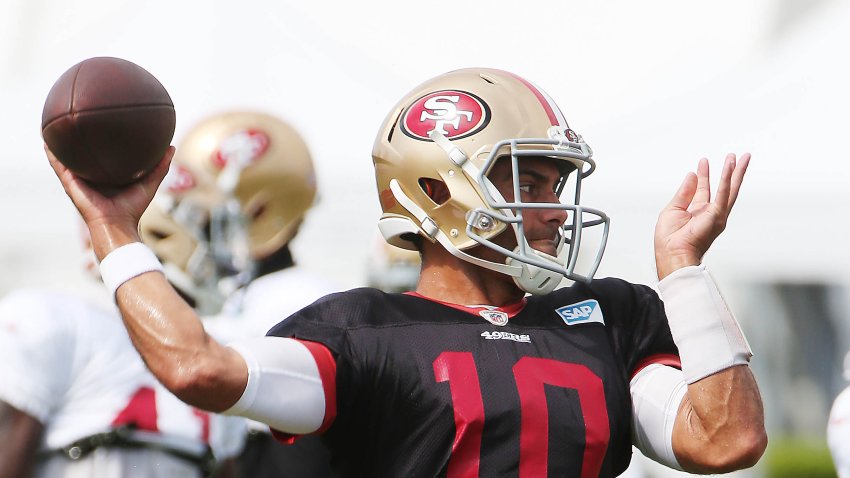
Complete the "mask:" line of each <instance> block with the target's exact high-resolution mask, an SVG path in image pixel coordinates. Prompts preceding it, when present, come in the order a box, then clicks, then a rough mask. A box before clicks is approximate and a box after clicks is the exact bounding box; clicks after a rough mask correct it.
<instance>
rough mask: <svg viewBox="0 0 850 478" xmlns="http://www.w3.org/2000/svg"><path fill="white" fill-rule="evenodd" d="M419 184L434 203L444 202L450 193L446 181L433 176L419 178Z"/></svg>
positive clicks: (449, 196)
mask: <svg viewBox="0 0 850 478" xmlns="http://www.w3.org/2000/svg"><path fill="white" fill-rule="evenodd" d="M419 186H420V187H421V188H422V190H423V191H425V194H427V195H428V197H429V198H431V200H432V201H434V203H436V204H444V203H445V202H446V201H448V200H449V199H450V198H451V197H452V195H451V194H450V193H449V187H448V186H446V183H444V182H442V181H440V180H439V179H434V178H419Z"/></svg>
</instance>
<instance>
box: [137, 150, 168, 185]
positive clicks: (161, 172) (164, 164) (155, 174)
mask: <svg viewBox="0 0 850 478" xmlns="http://www.w3.org/2000/svg"><path fill="white" fill-rule="evenodd" d="M174 151H175V149H174V146H169V147H168V149H167V150H166V151H165V154H164V155H163V156H162V159H161V160H160V161H159V164H157V165H156V167H155V168H154V169H153V170H152V171H151V172H150V173H148V174H147V175H146V176H145V177H143V178H142V179H140V180H139V185H140V186H141V187H142V188H144V190H145V191H146V192H149V193H150V194H151V195H152V194H153V193H154V192H155V191H156V190H157V188H159V185H160V184H162V180H163V179H165V176H166V175H168V168H169V167H170V166H171V158H173V157H174Z"/></svg>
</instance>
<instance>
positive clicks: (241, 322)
mask: <svg viewBox="0 0 850 478" xmlns="http://www.w3.org/2000/svg"><path fill="white" fill-rule="evenodd" d="M338 290H339V289H336V288H334V287H333V286H332V285H331V284H329V283H328V282H327V281H324V280H323V279H321V278H318V277H316V276H314V275H312V274H309V273H307V272H305V271H303V270H302V269H299V268H298V267H297V266H292V267H288V268H286V269H283V270H280V271H276V272H273V273H271V274H266V275H264V276H261V277H258V278H256V279H254V280H253V281H252V282H251V283H250V284H248V285H247V286H246V287H244V288H242V289H240V290H238V291H236V292H235V293H234V294H233V295H232V296H231V297H229V298H228V299H227V301H226V302H225V303H224V307H223V308H222V313H221V314H219V315H216V316H214V317H209V318H205V319H204V328H206V330H207V332H209V333H210V335H212V336H213V337H215V338H216V339H217V340H218V341H220V342H224V343H231V342H236V341H241V340H244V339H248V338H253V337H262V336H264V335H266V332H268V331H269V329H271V328H272V327H274V326H275V325H277V324H278V323H279V322H281V321H282V320H284V319H286V318H287V317H289V316H290V315H292V314H294V313H295V312H298V311H299V310H301V309H303V308H304V307H306V306H308V305H310V304H312V303H313V302H315V301H316V300H317V299H320V298H322V297H324V296H326V295H328V294H330V293H332V292H338ZM249 426H250V427H251V428H252V429H254V430H258V431H265V432H268V431H269V427H268V425H265V424H263V423H260V422H257V421H249Z"/></svg>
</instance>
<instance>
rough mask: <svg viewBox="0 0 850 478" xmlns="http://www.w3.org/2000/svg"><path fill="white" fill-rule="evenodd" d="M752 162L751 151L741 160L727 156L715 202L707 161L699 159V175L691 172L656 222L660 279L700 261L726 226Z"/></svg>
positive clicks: (656, 261) (657, 260)
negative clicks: (712, 196)
mask: <svg viewBox="0 0 850 478" xmlns="http://www.w3.org/2000/svg"><path fill="white" fill-rule="evenodd" d="M749 162H750V154H749V153H744V154H743V155H741V158H740V159H736V157H735V154H732V153H730V154H728V155H726V161H725V162H724V164H723V172H722V173H721V175H720V184H719V185H718V187H717V193H716V194H715V196H714V200H713V201H712V198H711V183H710V176H709V167H708V160H707V159H705V158H703V159H701V160H700V161H699V165H698V166H697V172H696V174H694V173H693V172H690V173H688V175H687V176H686V177H685V180H684V181H683V182H682V185H681V186H680V187H679V190H678V191H676V194H675V195H674V196H673V199H672V200H671V201H670V202H669V203H668V204H667V206H666V207H665V208H664V209H663V210H662V211H661V214H660V215H659V216H658V222H657V223H656V225H655V263H656V266H657V269H658V278H659V279H663V278H664V277H666V276H667V275H669V274H670V273H671V272H673V271H675V270H676V269H679V268H681V267H685V266H689V265H697V264H699V263H700V261H701V260H702V256H703V255H704V254H705V253H706V251H708V248H709V247H710V246H711V244H712V243H713V242H714V240H715V239H716V238H717V236H719V235H720V233H721V232H723V230H724V229H725V228H726V221H727V220H728V218H729V213H730V212H731V211H732V206H734V205H735V200H736V199H737V198H738V191H739V190H740V188H741V183H742V182H743V181H744V174H745V173H746V172H747V166H748V165H749Z"/></svg>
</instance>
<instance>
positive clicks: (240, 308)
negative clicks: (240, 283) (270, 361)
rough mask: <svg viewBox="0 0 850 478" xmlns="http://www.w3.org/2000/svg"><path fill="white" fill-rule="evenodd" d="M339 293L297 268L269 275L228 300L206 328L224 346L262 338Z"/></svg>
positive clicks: (209, 319) (253, 282) (254, 281)
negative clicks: (276, 326)
mask: <svg viewBox="0 0 850 478" xmlns="http://www.w3.org/2000/svg"><path fill="white" fill-rule="evenodd" d="M338 291H339V289H337V288H335V287H333V286H332V285H331V284H329V283H328V282H326V281H324V280H322V279H320V278H318V277H316V276H314V275H312V274H308V273H306V272H305V271H303V270H301V269H299V268H298V267H297V266H293V267H288V268H286V269H283V270H280V271H277V272H273V273H271V274H266V275H264V276H262V277H258V278H257V279H254V280H253V281H252V282H251V283H250V284H248V285H247V286H246V287H244V288H242V289H240V290H238V291H236V292H235V293H234V294H233V295H232V296H231V297H229V298H228V299H227V301H226V302H225V303H224V307H223V308H222V312H221V314H219V315H216V316H213V317H209V318H205V319H204V327H205V328H206V329H207V331H208V332H209V333H210V334H211V335H212V336H213V337H215V338H216V339H217V340H219V341H220V342H225V343H229V342H234V341H237V340H242V339H247V338H252V337H261V336H264V335H266V332H268V331H269V329H271V328H272V327H274V326H275V325H277V323H278V322H280V321H282V320H284V319H286V318H287V317H289V316H290V315H292V314H294V313H295V312H298V311H299V310H301V309H303V308H304V307H306V306H308V305H310V304H312V303H313V302H315V301H316V300H317V299H319V298H321V297H324V296H325V295H328V294H330V293H332V292H338Z"/></svg>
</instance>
